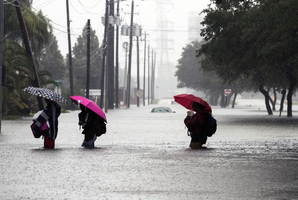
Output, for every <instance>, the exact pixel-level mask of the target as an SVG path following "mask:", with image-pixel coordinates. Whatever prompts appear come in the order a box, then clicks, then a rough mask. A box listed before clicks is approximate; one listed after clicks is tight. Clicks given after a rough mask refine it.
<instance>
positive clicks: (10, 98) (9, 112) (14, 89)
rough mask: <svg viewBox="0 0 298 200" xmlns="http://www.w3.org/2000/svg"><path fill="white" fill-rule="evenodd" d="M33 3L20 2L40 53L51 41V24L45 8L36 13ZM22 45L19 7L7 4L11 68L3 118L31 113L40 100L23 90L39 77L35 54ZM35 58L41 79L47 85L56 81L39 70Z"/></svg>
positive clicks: (35, 49)
mask: <svg viewBox="0 0 298 200" xmlns="http://www.w3.org/2000/svg"><path fill="white" fill-rule="evenodd" d="M30 3H31V1H22V2H20V5H21V10H22V15H23V18H24V21H25V24H26V27H27V32H28V35H29V39H30V44H31V46H32V50H33V53H34V55H35V56H38V55H40V53H41V50H42V48H43V47H44V46H45V45H47V44H48V41H49V37H48V36H49V35H50V34H51V32H50V31H51V27H50V25H49V24H48V23H45V22H46V21H47V19H46V18H45V17H44V16H43V15H42V13H41V12H40V13H38V14H35V13H34V12H32V11H31V10H30ZM22 45H23V35H22V32H21V29H20V24H19V19H18V17H17V13H16V7H15V6H14V5H12V4H5V5H4V45H3V65H5V66H6V69H7V72H6V80H7V84H6V86H5V87H3V97H2V99H3V118H7V117H8V116H16V115H18V116H20V115H28V114H29V113H30V109H31V108H33V107H35V106H36V104H37V101H36V97H32V96H30V95H28V94H25V92H23V91H22V89H23V88H25V87H27V86H32V85H33V83H34V80H35V73H34V68H33V63H32V58H31V57H30V55H29V54H28V53H27V51H26V50H25V48H24V47H23V46H22ZM34 59H35V64H36V68H37V72H38V74H39V79H40V83H41V84H42V85H45V84H48V83H51V82H53V81H52V80H50V79H49V78H48V77H50V76H51V74H50V73H49V72H47V71H45V70H39V66H38V62H37V59H36V58H34Z"/></svg>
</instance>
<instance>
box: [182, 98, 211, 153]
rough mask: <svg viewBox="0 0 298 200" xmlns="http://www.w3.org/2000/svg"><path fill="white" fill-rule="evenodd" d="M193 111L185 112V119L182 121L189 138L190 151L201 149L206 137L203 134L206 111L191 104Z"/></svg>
mask: <svg viewBox="0 0 298 200" xmlns="http://www.w3.org/2000/svg"><path fill="white" fill-rule="evenodd" d="M192 108H193V110H194V111H195V113H194V112H193V111H187V117H186V118H185V119H184V124H185V125H186V127H187V128H188V131H189V133H190V136H191V142H190V145H189V147H190V148H192V149H199V148H202V145H203V144H205V143H206V141H207V136H206V135H205V134H204V128H205V126H206V123H207V119H208V114H209V112H208V111H207V110H204V106H203V105H201V104H199V103H197V102H193V105H192Z"/></svg>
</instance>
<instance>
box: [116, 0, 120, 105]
mask: <svg viewBox="0 0 298 200" xmlns="http://www.w3.org/2000/svg"><path fill="white" fill-rule="evenodd" d="M119 1H120V0H118V1H117V18H119ZM115 73H116V75H115V79H116V80H115V81H116V82H115V84H116V85H115V89H116V91H115V98H116V99H115V104H116V108H118V105H119V26H118V24H117V27H116V71H115Z"/></svg>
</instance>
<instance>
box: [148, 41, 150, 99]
mask: <svg viewBox="0 0 298 200" xmlns="http://www.w3.org/2000/svg"><path fill="white" fill-rule="evenodd" d="M149 104H150V44H148V105H149Z"/></svg>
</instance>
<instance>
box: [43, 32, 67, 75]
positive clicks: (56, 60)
mask: <svg viewBox="0 0 298 200" xmlns="http://www.w3.org/2000/svg"><path fill="white" fill-rule="evenodd" d="M39 63H40V66H41V69H44V70H47V71H49V72H50V73H51V75H52V78H53V79H54V80H56V79H61V80H62V79H63V78H64V77H65V74H66V70H67V69H66V65H65V62H64V58H63V56H62V55H61V52H60V50H59V49H58V42H57V39H56V37H55V36H53V35H52V40H51V42H50V44H49V46H46V47H45V48H44V50H43V52H42V55H41V56H40V59H39Z"/></svg>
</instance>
